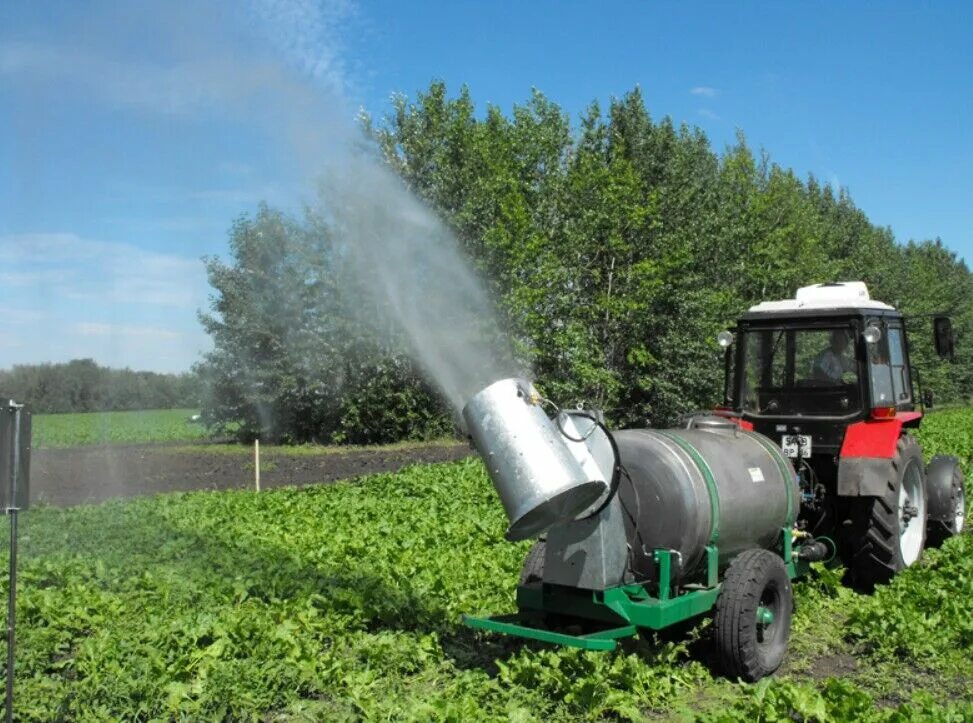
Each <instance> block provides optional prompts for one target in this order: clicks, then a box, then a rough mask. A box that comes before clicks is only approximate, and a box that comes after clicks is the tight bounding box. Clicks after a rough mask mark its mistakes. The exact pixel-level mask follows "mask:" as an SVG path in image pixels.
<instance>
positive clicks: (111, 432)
mask: <svg viewBox="0 0 973 723" xmlns="http://www.w3.org/2000/svg"><path fill="white" fill-rule="evenodd" d="M195 413H196V410H195V409H153V410H147V411H139V412H87V413H83V414H36V415H34V417H33V445H34V447H35V448H49V447H76V446H79V445H90V444H136V443H144V442H183V441H190V440H195V439H203V438H205V437H206V436H207V433H206V429H205V428H204V427H203V426H202V425H200V424H195V423H193V422H190V421H189V418H190V417H191V416H192V415H193V414H195Z"/></svg>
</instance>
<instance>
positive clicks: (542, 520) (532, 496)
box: [463, 379, 608, 540]
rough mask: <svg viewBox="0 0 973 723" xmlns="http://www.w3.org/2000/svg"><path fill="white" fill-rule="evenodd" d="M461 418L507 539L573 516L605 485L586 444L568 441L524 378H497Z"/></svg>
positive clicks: (467, 405) (570, 518)
mask: <svg viewBox="0 0 973 723" xmlns="http://www.w3.org/2000/svg"><path fill="white" fill-rule="evenodd" d="M463 419H464V421H465V422H466V427H467V429H468V430H469V433H470V436H471V437H472V439H473V445H474V446H475V447H476V449H477V451H478V452H479V453H480V456H481V457H482V458H483V461H484V463H485V464H486V468H487V473H488V474H489V475H490V479H491V480H492V481H493V486H494V488H496V490H497V494H498V495H499V496H500V501H501V502H502V503H503V507H504V510H505V511H506V513H507V518H508V519H509V520H510V527H509V528H508V529H507V534H506V537H507V539H508V540H525V539H527V538H528V537H533V536H534V535H537V534H539V533H541V532H544V531H545V530H547V529H548V528H550V527H552V526H553V525H555V524H557V523H559V522H566V521H568V520H572V519H574V518H575V517H576V516H577V515H578V514H579V513H581V512H582V511H583V510H585V509H586V508H588V507H590V506H591V505H592V503H594V502H595V501H596V500H597V499H598V498H599V497H601V495H602V494H603V493H604V492H605V490H606V489H607V486H608V485H607V483H606V481H605V480H602V479H598V478H597V477H598V476H600V472H599V471H598V468H597V465H595V464H594V461H593V460H592V459H591V458H590V456H591V455H590V452H589V451H588V450H587V448H586V447H585V445H583V444H575V445H571V446H569V443H568V442H569V440H567V439H566V438H565V436H564V435H563V434H562V433H561V432H560V431H559V430H558V428H557V427H556V426H555V424H554V423H553V422H552V421H551V420H550V419H549V418H548V417H547V415H546V414H545V413H544V410H543V409H542V408H541V406H540V397H539V396H538V395H537V392H536V391H535V390H534V389H533V387H532V385H531V384H530V383H529V382H527V381H526V380H524V379H503V380H501V381H498V382H494V383H493V384H491V385H490V386H488V387H487V388H486V389H484V390H483V391H481V392H480V393H478V394H477V395H475V396H474V397H473V398H472V399H470V401H469V402H468V403H467V404H466V406H465V407H464V408H463ZM586 468H587V470H586Z"/></svg>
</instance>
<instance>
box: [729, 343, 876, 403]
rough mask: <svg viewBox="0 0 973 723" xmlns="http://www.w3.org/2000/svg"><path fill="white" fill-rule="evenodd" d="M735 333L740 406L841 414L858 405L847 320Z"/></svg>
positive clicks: (853, 344) (858, 394) (855, 362)
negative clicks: (739, 360) (739, 358)
mask: <svg viewBox="0 0 973 723" xmlns="http://www.w3.org/2000/svg"><path fill="white" fill-rule="evenodd" d="M741 336H742V339H741V340H740V343H741V345H742V352H743V365H742V369H741V380H740V381H741V384H740V391H741V394H740V404H741V407H742V409H743V411H745V412H749V413H751V414H765V415H772V416H793V415H804V416H815V415H819V416H845V415H848V414H852V413H854V412H857V411H858V410H859V409H860V408H861V393H860V391H859V386H858V373H859V368H858V361H857V360H856V356H855V339H856V334H855V329H854V327H852V326H851V325H843V326H832V327H815V328H813V329H781V328H774V329H749V330H746V331H745V332H744V333H742V334H741Z"/></svg>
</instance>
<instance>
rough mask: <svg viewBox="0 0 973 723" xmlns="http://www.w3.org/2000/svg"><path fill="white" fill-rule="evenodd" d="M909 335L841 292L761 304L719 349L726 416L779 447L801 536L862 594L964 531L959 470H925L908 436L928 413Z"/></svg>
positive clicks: (947, 343)
mask: <svg viewBox="0 0 973 723" xmlns="http://www.w3.org/2000/svg"><path fill="white" fill-rule="evenodd" d="M905 325H906V319H905V318H904V317H903V315H902V314H901V313H900V312H898V311H896V310H895V309H893V308H892V307H891V306H889V305H887V304H884V303H882V302H880V301H875V300H872V299H871V298H869V294H868V289H867V287H866V286H865V284H864V283H861V282H850V283H848V282H846V283H831V284H819V285H816V286H810V287H805V288H802V289H799V290H798V292H797V294H796V298H794V299H788V300H785V301H770V302H763V303H760V304H757V305H756V306H754V307H752V308H751V309H750V310H749V311H748V312H747V313H746V314H744V315H743V317H742V318H741V319H740V320H739V322H738V324H737V328H736V329H735V330H734V331H732V332H725V333H723V334H721V335H720V337H719V341H720V344H721V346H723V347H724V348H725V349H726V356H725V359H726V371H727V374H726V385H725V393H724V406H723V408H722V409H720V410H719V413H721V414H726V415H728V416H729V417H730V418H732V419H734V420H735V421H736V422H737V423H738V424H740V425H741V426H742V427H744V428H745V429H750V430H753V431H755V432H758V433H759V434H762V435H764V436H766V437H768V438H770V439H772V440H774V441H775V442H777V443H778V444H779V445H780V446H781V448H782V450H783V451H784V453H785V454H786V455H787V456H788V458H789V459H790V460H791V461H792V463H793V464H794V467H795V469H796V471H797V474H798V479H799V481H800V489H801V513H800V515H799V517H798V526H799V527H800V529H801V530H802V531H806V532H808V533H810V535H811V536H812V537H814V538H815V539H821V538H822V536H825V537H827V538H828V539H829V540H832V541H833V542H834V543H835V547H836V550H835V551H836V552H837V554H838V555H839V557H840V559H841V561H842V562H843V563H844V564H845V566H846V568H847V570H848V577H849V580H850V582H851V583H852V584H854V585H855V586H856V587H859V588H862V589H865V590H869V589H871V588H872V587H874V585H876V584H879V583H887V582H889V580H890V579H891V578H892V576H893V575H894V574H895V573H897V572H899V571H900V570H902V569H904V568H906V567H908V566H909V565H911V564H912V563H914V562H915V561H916V560H917V559H919V556H920V555H921V554H922V550H923V547H924V545H925V544H927V543H928V544H936V545H938V544H940V543H941V542H942V541H943V540H944V539H945V538H946V537H949V536H950V535H954V534H957V533H958V532H960V531H961V530H962V528H963V517H964V513H965V495H964V486H963V474H962V470H961V468H960V466H959V463H958V461H957V460H956V459H955V458H954V457H947V456H938V457H936V458H935V459H933V460H932V461H931V463H930V464H929V466H928V467H926V465H925V463H924V461H923V456H922V450H921V449H920V447H919V443H918V442H917V441H916V439H915V437H914V436H913V435H912V434H911V433H910V432H911V431H912V430H914V429H917V428H918V427H919V425H920V423H921V421H922V416H923V406H924V405H922V404H920V399H921V394H917V389H916V387H917V386H918V384H914V381H917V380H918V375H917V374H915V373H914V370H913V367H912V366H911V365H910V363H909V339H908V335H907V334H906V326H905ZM934 329H935V332H936V333H935V338H934V342H935V346H936V349H937V352H938V353H939V354H940V355H941V356H943V357H951V356H952V353H953V351H952V330H951V325H950V323H949V319H948V318H946V317H942V316H940V317H937V318H936V319H935V320H934ZM930 401H931V395H929V394H927V395H926V403H927V405H928V403H929V402H930Z"/></svg>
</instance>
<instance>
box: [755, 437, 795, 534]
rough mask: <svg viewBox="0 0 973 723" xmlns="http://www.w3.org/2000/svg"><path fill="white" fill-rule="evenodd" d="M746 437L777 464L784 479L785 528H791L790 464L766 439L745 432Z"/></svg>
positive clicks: (792, 488)
mask: <svg viewBox="0 0 973 723" xmlns="http://www.w3.org/2000/svg"><path fill="white" fill-rule="evenodd" d="M746 434H747V435H749V436H750V437H753V438H754V439H755V440H757V442H759V443H760V446H762V447H763V448H764V449H766V450H767V454H769V455H770V456H771V458H772V459H773V460H774V461H775V462H776V463H777V466H778V467H779V468H780V473H781V475H782V476H783V478H784V489H785V491H786V492H787V526H788V527H793V525H794V518H795V515H794V485H793V484H792V483H793V482H794V479H793V475H794V471H793V469H792V468H791V465H790V463H788V462H787V460H785V459H784V455H783V454H781V453H780V451H779V450H778V449H777V447H776V446H775V445H774V443H773V442H771V441H770V440H769V439H768V438H767V437H765V436H764V435H762V434H759V433H757V432H746Z"/></svg>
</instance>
